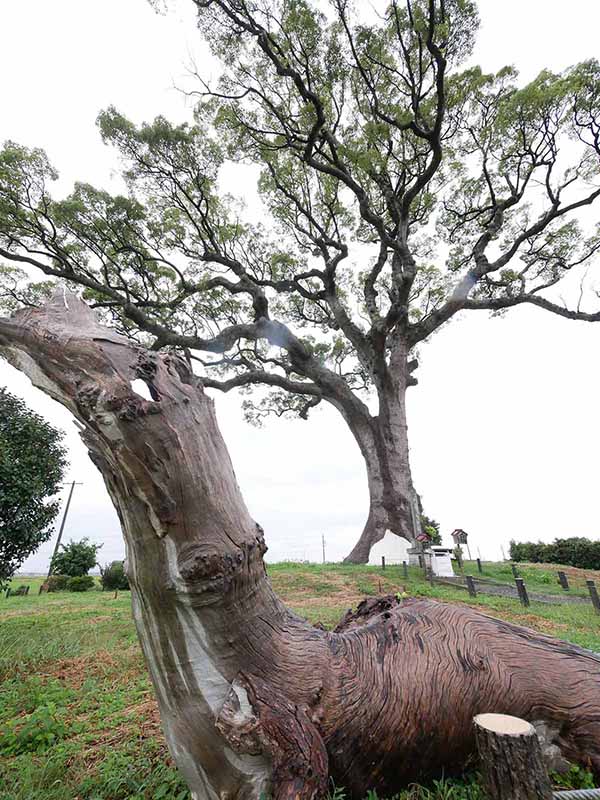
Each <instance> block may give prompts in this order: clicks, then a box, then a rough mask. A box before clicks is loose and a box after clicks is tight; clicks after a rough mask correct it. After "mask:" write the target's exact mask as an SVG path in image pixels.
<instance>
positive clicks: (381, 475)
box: [342, 367, 421, 564]
mask: <svg viewBox="0 0 600 800" xmlns="http://www.w3.org/2000/svg"><path fill="white" fill-rule="evenodd" d="M402 370H404V374H403V371H402ZM405 370H406V368H405V367H400V368H399V371H400V374H399V375H398V374H396V375H395V376H394V378H395V379H394V381H393V382H392V381H391V380H388V381H386V383H385V385H383V386H380V387H379V391H378V396H379V413H378V414H377V416H375V417H371V416H366V415H364V414H363V415H361V416H359V415H357V414H351V413H348V412H347V411H346V412H344V411H343V412H342V413H344V416H345V419H346V422H347V423H348V426H349V427H350V430H351V431H352V433H353V435H354V438H355V439H356V441H357V442H358V445H359V447H360V450H361V453H362V455H363V457H364V460H365V465H366V468H367V481H368V486H369V515H368V517H367V522H366V524H365V527H364V529H363V532H362V534H361V536H360V538H359V540H358V541H357V543H356V544H355V546H354V548H353V549H352V551H351V552H350V554H349V555H348V556H347V557H346V558H345V559H344V561H345V563H351V564H364V563H366V562H367V561H368V560H369V553H370V551H371V548H372V547H373V545H374V544H375V543H376V542H378V541H379V540H380V539H383V537H384V535H385V532H386V531H387V530H390V531H392V533H395V534H397V535H398V536H401V537H403V538H404V539H406V540H407V541H409V542H411V543H412V542H414V541H415V539H416V537H417V535H418V534H419V533H420V531H421V525H420V517H421V512H420V503H419V498H418V495H417V493H416V491H415V489H414V486H413V482H412V475H411V471H410V459H409V447H408V433H407V424H406V402H405V393H406V374H405Z"/></svg>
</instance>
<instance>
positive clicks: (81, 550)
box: [52, 539, 102, 578]
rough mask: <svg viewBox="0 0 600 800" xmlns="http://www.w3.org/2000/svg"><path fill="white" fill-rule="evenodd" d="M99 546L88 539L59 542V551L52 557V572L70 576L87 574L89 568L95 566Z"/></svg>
mask: <svg viewBox="0 0 600 800" xmlns="http://www.w3.org/2000/svg"><path fill="white" fill-rule="evenodd" d="M101 547H102V545H101V544H92V543H91V542H90V541H89V539H82V540H81V541H80V542H69V544H66V545H65V544H61V548H62V549H61V552H60V553H57V554H56V555H55V556H54V558H53V559H52V572H58V573H60V574H61V575H69V576H70V577H72V578H74V577H78V576H80V575H87V574H88V572H89V571H90V570H91V568H92V567H94V566H96V561H97V555H98V550H99V549H100V548H101Z"/></svg>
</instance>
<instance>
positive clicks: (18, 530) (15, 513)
mask: <svg viewBox="0 0 600 800" xmlns="http://www.w3.org/2000/svg"><path fill="white" fill-rule="evenodd" d="M62 438H63V433H62V432H61V431H58V430H56V429H55V428H53V427H52V426H51V425H50V424H48V423H47V422H46V421H45V420H44V419H43V418H42V417H40V416H38V415H37V414H34V413H33V411H30V410H29V409H28V408H27V406H26V405H25V403H24V402H23V401H22V400H20V399H19V398H17V397H14V396H13V395H11V394H9V393H8V392H7V391H6V390H5V389H3V388H0V586H1V585H3V584H4V582H5V581H7V580H9V579H10V578H11V577H12V576H13V575H14V573H15V572H16V570H17V569H18V568H19V567H20V565H21V564H22V563H23V561H24V560H25V559H26V558H27V557H28V556H30V555H31V554H32V553H34V552H35V551H36V550H37V548H38V547H39V546H40V545H41V544H42V543H43V542H45V541H47V540H48V539H49V538H50V536H51V534H52V522H53V521H54V519H55V517H56V515H57V513H58V509H59V503H58V500H55V499H53V498H54V497H55V495H56V493H57V492H58V491H59V490H60V487H61V481H62V478H63V475H64V471H65V469H66V466H67V458H66V451H65V449H64V447H63V446H62Z"/></svg>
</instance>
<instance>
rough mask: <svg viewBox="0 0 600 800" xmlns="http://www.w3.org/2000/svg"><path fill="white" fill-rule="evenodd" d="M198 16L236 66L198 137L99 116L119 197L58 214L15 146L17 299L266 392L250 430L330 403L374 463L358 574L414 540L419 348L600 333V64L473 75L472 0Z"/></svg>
mask: <svg viewBox="0 0 600 800" xmlns="http://www.w3.org/2000/svg"><path fill="white" fill-rule="evenodd" d="M195 5H196V6H197V10H198V21H199V28H200V31H201V33H202V34H203V36H204V37H205V38H206V40H207V41H208V42H209V43H210V46H211V48H212V50H213V53H214V55H215V57H216V58H217V59H218V60H219V62H220V64H221V67H222V70H221V74H220V76H219V77H218V79H217V80H216V81H215V83H214V84H209V83H207V82H206V80H205V79H204V78H203V76H202V74H201V73H202V71H201V70H198V74H197V75H196V79H197V82H196V83H195V84H194V87H195V88H194V89H193V90H192V94H194V95H195V96H196V97H197V107H196V117H195V119H196V122H195V124H194V125H183V126H173V125H171V124H169V123H168V122H167V121H166V120H164V119H161V118H159V119H157V120H155V122H154V123H152V124H146V125H142V126H140V127H138V126H136V125H134V124H133V123H131V122H130V121H128V120H127V119H126V118H125V117H124V116H122V115H121V114H120V113H118V112H117V111H116V110H114V109H109V110H107V111H106V112H104V113H103V114H101V115H100V119H99V124H100V129H101V132H102V135H103V137H104V139H105V140H106V141H107V142H109V143H111V144H113V145H115V146H116V147H117V149H118V151H119V152H120V154H121V156H122V159H123V160H124V168H125V173H124V174H125V178H126V181H127V184H128V189H129V192H128V194H127V196H113V195H111V194H109V193H107V192H105V191H101V190H98V189H95V188H93V187H91V186H89V185H81V184H80V185H77V186H76V187H75V189H74V191H73V193H72V194H71V195H70V196H69V197H67V198H66V199H64V200H60V201H55V200H53V199H52V198H51V196H50V193H49V188H48V185H49V183H50V181H51V180H52V178H54V176H55V173H54V171H53V168H52V167H51V166H50V164H49V163H48V161H47V159H46V157H45V155H44V154H43V152H41V151H38V150H27V149H25V148H23V147H20V146H19V145H17V144H14V143H8V144H7V145H6V146H5V148H4V150H3V152H2V154H1V156H0V258H3V259H4V260H5V261H6V262H10V264H9V266H7V267H5V269H4V272H5V280H4V285H5V287H6V293H7V294H8V295H10V297H11V298H18V299H19V300H25V301H26V302H27V303H32V302H35V295H36V288H39V287H32V286H29V287H25V288H24V286H23V278H24V273H23V272H20V271H19V267H25V268H27V267H36V268H38V269H39V270H41V271H42V272H43V273H45V275H46V276H48V277H50V278H60V279H63V280H66V281H68V282H69V284H70V285H79V286H82V287H84V289H85V292H84V294H85V298H86V299H87V300H89V301H90V302H92V303H93V304H94V305H95V306H96V307H97V308H100V309H103V313H104V314H105V317H108V318H111V319H112V320H113V322H114V323H115V324H116V325H117V327H118V329H119V330H121V331H123V332H125V333H127V334H129V335H130V336H132V337H137V338H138V339H139V340H140V341H142V342H144V343H146V344H148V345H149V346H151V347H152V348H153V349H154V350H161V349H165V348H175V349H177V350H179V352H181V353H184V354H185V355H186V358H187V359H188V360H189V361H190V362H191V361H192V360H196V361H197V362H198V367H197V371H200V372H201V373H202V375H203V383H204V385H205V386H206V387H210V388H217V389H221V390H223V391H229V390H230V389H233V388H238V387H243V388H244V389H246V390H248V389H250V388H252V389H255V390H257V391H258V394H257V395H254V398H255V399H254V400H249V401H247V410H248V414H249V415H250V416H252V417H254V418H257V417H261V416H263V415H264V414H266V413H269V412H275V413H278V414H283V413H288V412H290V413H297V414H299V415H300V416H302V417H306V416H307V414H308V413H309V411H310V409H311V408H313V407H314V406H316V405H317V404H318V403H320V402H321V401H327V402H328V403H330V404H331V405H332V406H334V407H335V408H336V409H337V410H338V411H339V412H340V414H341V415H342V416H343V418H344V420H345V421H346V423H347V425H348V427H349V429H350V431H351V432H352V435H353V436H354V438H355V439H356V441H357V443H358V445H359V447H360V450H361V453H362V455H363V457H364V460H365V464H366V468H367V476H368V484H369V490H370V508H369V515H368V519H367V522H366V525H365V528H364V531H363V533H362V535H361V537H360V540H359V541H358V543H357V544H356V546H355V547H354V549H353V550H352V552H351V553H350V555H349V557H348V558H349V560H350V561H365V560H366V559H367V558H368V553H369V550H370V547H371V546H372V544H373V543H374V542H375V541H377V540H378V539H380V538H381V537H382V536H383V534H384V532H385V530H386V529H390V530H392V531H393V532H395V533H396V534H398V535H400V536H404V537H406V538H407V539H409V540H413V539H414V538H415V535H416V533H417V532H418V530H419V527H420V522H419V518H420V509H419V501H418V497H417V494H416V492H415V489H414V486H413V481H412V478H411V473H410V465H409V448H408V439H407V423H406V405H405V393H406V390H407V388H408V387H409V386H411V385H412V384H414V383H416V379H415V377H414V372H415V369H416V367H417V365H418V361H417V349H418V346H419V344H420V343H421V342H424V341H425V340H427V339H428V338H429V337H430V336H432V334H434V333H435V332H436V331H437V330H439V329H440V328H441V327H442V326H443V325H444V324H445V323H446V322H448V321H449V320H450V319H452V318H453V317H454V316H455V315H456V314H458V313H460V312H464V311H488V312H489V311H491V312H502V311H504V310H506V309H509V308H512V307H514V306H519V305H533V306H536V307H537V308H538V309H541V310H544V311H549V312H551V313H554V314H558V315H561V316H563V317H567V318H570V319H580V320H590V321H597V320H600V311H598V310H597V309H595V308H593V307H592V308H591V310H587V309H588V306H587V305H586V304H587V303H589V298H587V296H586V294H587V293H586V291H582V292H581V293H580V292H579V291H578V287H579V285H580V278H581V280H583V278H582V276H583V275H585V274H586V272H587V269H588V267H589V265H590V264H591V262H592V260H593V257H594V255H595V254H596V253H597V251H598V249H599V248H600V237H599V235H598V231H597V230H593V229H592V226H587V227H586V226H585V225H582V224H580V218H581V214H582V210H583V209H585V208H586V207H587V206H590V205H591V204H592V203H594V201H596V200H597V199H598V197H599V196H600V186H599V184H598V181H599V177H600V176H599V170H600V88H599V87H600V66H599V65H598V63H597V62H596V61H587V62H585V63H582V64H579V65H577V66H574V67H571V68H569V69H568V70H566V71H565V72H564V73H562V74H553V73H550V72H547V71H546V72H542V73H541V74H540V75H539V76H538V77H537V78H536V79H535V80H534V81H532V82H531V83H530V84H528V85H525V86H519V85H518V82H517V75H516V73H515V71H514V70H513V69H512V68H505V69H502V70H500V71H499V72H498V73H496V74H484V73H483V72H482V71H481V70H480V69H479V68H477V67H473V66H465V64H468V58H469V55H470V53H471V49H472V44H473V39H474V35H475V32H476V28H477V14H476V9H475V6H474V3H473V2H471V0H404V1H403V2H392V3H390V4H389V5H387V7H384V6H383V5H381V9H380V11H381V14H380V15H378V14H377V13H376V9H374V8H371V6H363V4H359V3H357V4H355V5H353V4H351V3H350V2H346V0H331V2H329V3H327V4H325V3H316V2H312V3H311V2H306V1H305V0H261V1H260V2H257V1H256V0H204V1H203V2H201V0H195ZM232 160H233V161H237V162H240V163H243V164H250V165H255V166H256V167H257V171H256V176H257V181H258V189H259V192H260V197H261V202H262V207H261V209H260V216H261V217H263V218H264V219H263V221H261V222H260V223H257V222H253V221H252V215H248V214H247V213H246V212H245V211H244V209H243V207H241V205H240V203H239V201H238V200H236V199H235V198H232V197H229V196H227V195H226V194H224V193H223V192H222V191H220V187H219V179H220V174H221V167H222V165H223V164H224V163H225V162H230V161H232ZM254 211H255V212H256V209H254ZM255 217H256V213H255ZM578 220H579V221H578ZM559 283H561V287H562V286H565V289H564V292H566V296H567V298H569V297H573V298H574V300H573V303H572V304H569V303H568V302H563V300H562V299H561V297H562V294H563V293H564V292H563V290H562V288H561V289H559V288H558V287H557V284H559ZM42 288H45V287H44V285H42ZM584 288H585V287H584ZM559 292H560V293H559ZM257 387H268V389H267V391H266V393H265V392H262V394H261V390H260V388H258V389H257ZM375 406H376V411H375V410H374V409H375Z"/></svg>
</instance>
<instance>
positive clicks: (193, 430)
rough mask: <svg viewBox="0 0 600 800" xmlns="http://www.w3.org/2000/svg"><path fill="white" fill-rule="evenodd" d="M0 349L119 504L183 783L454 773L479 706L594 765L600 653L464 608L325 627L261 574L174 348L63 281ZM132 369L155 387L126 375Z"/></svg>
mask: <svg viewBox="0 0 600 800" xmlns="http://www.w3.org/2000/svg"><path fill="white" fill-rule="evenodd" d="M0 352H1V353H2V354H3V355H4V356H5V357H7V358H8V359H9V360H10V361H11V362H12V363H13V364H15V365H16V366H17V367H19V368H20V369H22V370H24V371H25V372H26V373H27V374H28V375H29V376H30V377H31V379H32V380H33V382H34V383H35V384H36V385H38V386H40V387H41V388H42V389H43V390H44V391H46V392H47V393H48V394H50V395H51V396H53V397H55V398H56V399H58V400H59V401H60V402H62V403H63V404H64V405H66V406H67V407H68V408H69V409H70V410H71V411H72V413H73V414H74V415H75V417H76V418H77V419H78V421H79V422H80V423H81V424H82V426H83V428H84V432H83V438H84V440H85V442H86V444H87V445H88V448H89V450H90V454H91V456H92V458H93V460H94V461H95V463H96V464H97V465H98V467H99V469H100V470H101V472H102V474H103V476H104V479H105V481H106V485H107V487H108V490H109V492H110V494H111V497H112V499H113V502H114V504H115V506H116V508H117V511H118V513H119V517H120V519H121V523H122V526H123V533H124V536H125V541H126V547H127V569H128V574H129V577H130V581H131V586H132V600H133V613H134V618H135V621H136V626H137V630H138V635H139V638H140V642H141V645H142V649H143V652H144V656H145V659H146V662H147V664H148V668H149V671H150V674H151V677H152V680H153V683H154V687H155V690H156V694H157V697H158V702H159V707H160V712H161V718H162V722H163V726H164V730H165V734H166V737H167V741H168V744H169V747H170V749H171V752H172V754H173V757H174V759H175V761H176V763H177V765H178V766H179V768H180V770H181V771H182V773H183V774H184V776H185V778H186V780H187V782H188V784H189V786H190V788H191V790H192V794H193V797H194V798H217V797H219V798H245V797H248V798H258V797H260V795H261V794H263V793H270V792H271V793H273V794H275V796H277V797H281V798H284V797H291V796H294V797H296V796H297V797H299V798H312V797H316V796H319V795H320V794H322V792H323V791H324V787H325V785H326V779H327V775H329V776H331V777H333V778H334V779H335V781H336V783H338V784H339V785H344V786H346V787H347V788H348V790H349V791H350V792H351V793H352V794H353V795H354V796H357V797H358V796H362V795H363V794H364V792H365V791H366V790H367V789H368V788H370V787H372V788H376V789H377V790H378V791H379V792H380V793H386V794H388V793H390V794H391V793H393V792H395V791H397V790H398V788H400V787H401V786H403V785H405V784H406V783H408V782H410V781H415V780H421V779H424V778H429V777H432V776H433V775H435V774H438V773H439V772H441V771H442V770H445V771H446V772H451V771H453V770H456V769H459V768H460V767H461V766H462V765H463V764H464V763H465V762H466V760H467V759H468V757H469V756H471V755H472V754H473V752H474V735H473V725H472V719H473V716H475V715H476V714H478V713H482V712H489V711H495V712H500V713H507V714H513V715H515V716H519V717H523V718H525V719H529V720H545V721H547V722H548V723H549V724H550V727H551V728H553V729H556V730H557V731H558V739H559V744H560V746H561V748H562V749H563V751H564V752H565V754H566V755H567V757H569V758H571V759H574V760H578V761H581V762H583V763H587V764H589V765H591V766H592V767H593V768H594V770H595V771H596V774H597V775H598V776H599V777H600V658H599V657H597V656H595V655H593V654H592V653H589V652H587V651H584V650H582V649H580V648H578V647H576V646H574V645H570V644H567V643H565V642H560V641H556V640H554V639H551V638H549V637H545V636H542V635H539V634H536V633H534V632H532V631H528V630H526V629H524V628H520V627H517V626H514V625H510V624H508V623H505V622H501V621H499V620H495V619H493V618H491V617H488V616H485V615H483V614H480V613H478V612H476V611H474V610H472V609H469V608H464V607H456V606H451V605H445V604H442V603H436V602H433V601H430V600H413V601H403V602H402V604H401V605H399V604H397V603H395V602H394V599H390V598H388V599H384V601H383V602H380V603H379V606H378V605H377V604H370V605H369V606H368V607H364V608H363V609H362V611H359V613H358V614H357V615H354V616H352V617H351V618H348V619H346V620H345V622H344V624H343V625H341V626H340V628H339V629H338V630H337V631H335V632H332V633H329V632H326V631H322V630H318V629H316V628H314V627H312V626H311V625H309V624H308V623H307V622H306V621H304V620H302V619H300V618H298V617H297V616H296V615H294V614H293V613H292V612H291V611H289V610H288V609H286V608H285V606H284V605H283V604H282V603H281V602H280V601H279V599H278V598H277V597H276V595H275V594H274V592H273V591H272V588H271V585H270V583H269V581H268V579H267V576H266V573H265V569H264V564H263V560H262V556H263V553H264V550H265V545H264V540H263V537H262V531H261V529H260V528H259V526H257V525H256V523H255V522H254V521H253V520H252V519H251V518H250V516H249V514H248V511H247V509H246V507H245V505H244V502H243V500H242V497H241V494H240V491H239V488H238V485H237V482H236V479H235V475H234V472H233V468H232V466H231V462H230V459H229V456H228V453H227V451H226V448H225V445H224V443H223V440H222V438H221V435H220V432H219V430H218V427H217V423H216V419H215V414H214V409H213V404H212V401H211V400H210V399H209V398H207V397H206V396H205V395H204V393H203V391H202V386H201V385H200V383H199V381H198V379H197V378H196V377H195V376H194V375H193V374H192V373H191V372H190V370H189V368H188V365H187V364H186V363H185V362H184V361H183V360H181V359H180V358H179V357H178V356H177V355H174V354H168V353H156V352H150V351H148V350H145V349H144V348H142V347H139V346H136V345H134V344H133V343H132V342H130V341H128V340H127V339H125V338H123V337H121V336H119V335H117V334H116V333H114V332H113V331H110V330H108V329H106V328H104V327H102V326H101V325H99V323H98V322H97V320H96V319H95V317H94V315H93V314H92V313H91V312H90V310H89V309H88V308H87V307H86V306H85V304H84V303H82V302H81V301H80V300H78V299H77V298H76V297H75V296H73V295H71V294H69V293H65V294H64V295H63V294H62V293H61V294H60V295H58V296H57V297H56V298H54V300H53V301H52V302H51V303H50V304H48V305H47V306H45V307H44V308H42V309H37V310H36V309H28V310H26V311H22V312H19V313H18V314H17V315H16V316H15V317H14V318H12V319H11V320H0ZM136 379H142V380H144V381H145V383H146V384H147V385H148V387H149V390H150V393H151V396H152V397H153V398H154V399H153V400H152V401H149V400H146V399H143V398H142V397H140V396H139V395H138V394H137V393H136V392H135V391H134V390H133V388H132V384H131V382H132V381H133V380H136Z"/></svg>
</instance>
